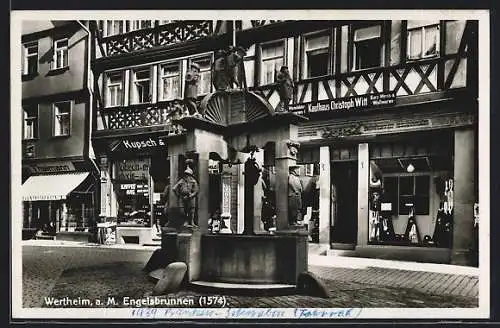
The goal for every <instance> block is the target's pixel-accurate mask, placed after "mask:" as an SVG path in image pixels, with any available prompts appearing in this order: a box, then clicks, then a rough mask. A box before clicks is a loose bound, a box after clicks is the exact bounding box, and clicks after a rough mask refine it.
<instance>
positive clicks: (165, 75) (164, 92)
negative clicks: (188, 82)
mask: <svg viewBox="0 0 500 328" xmlns="http://www.w3.org/2000/svg"><path fill="white" fill-rule="evenodd" d="M178 98H181V74H180V63H179V62H174V63H168V64H163V65H161V88H160V99H161V100H174V99H178Z"/></svg>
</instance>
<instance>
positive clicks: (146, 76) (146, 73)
mask: <svg viewBox="0 0 500 328" xmlns="http://www.w3.org/2000/svg"><path fill="white" fill-rule="evenodd" d="M135 78H136V79H137V80H143V79H149V69H147V70H142V71H137V72H136V73H135Z"/></svg>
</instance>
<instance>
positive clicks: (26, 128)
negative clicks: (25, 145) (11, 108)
mask: <svg viewBox="0 0 500 328" xmlns="http://www.w3.org/2000/svg"><path fill="white" fill-rule="evenodd" d="M23 116H24V117H23V139H35V138H38V105H31V106H23Z"/></svg>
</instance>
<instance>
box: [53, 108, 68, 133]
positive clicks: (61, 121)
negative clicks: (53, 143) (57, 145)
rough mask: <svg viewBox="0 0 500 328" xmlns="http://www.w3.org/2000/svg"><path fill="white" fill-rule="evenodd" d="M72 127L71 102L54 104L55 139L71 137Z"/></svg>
mask: <svg viewBox="0 0 500 328" xmlns="http://www.w3.org/2000/svg"><path fill="white" fill-rule="evenodd" d="M70 125H71V102H70V101H64V102H59V103H55V104H54V131H53V132H54V133H53V135H54V136H55V137H58V136H69V135H70Z"/></svg>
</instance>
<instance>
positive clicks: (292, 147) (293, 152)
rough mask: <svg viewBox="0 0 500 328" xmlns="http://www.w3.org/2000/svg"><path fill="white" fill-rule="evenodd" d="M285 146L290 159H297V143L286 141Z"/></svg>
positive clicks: (298, 146)
mask: <svg viewBox="0 0 500 328" xmlns="http://www.w3.org/2000/svg"><path fill="white" fill-rule="evenodd" d="M286 145H287V147H288V152H289V155H290V157H292V158H295V157H297V154H298V153H299V148H300V144H299V143H298V142H294V141H291V140H288V141H287V142H286Z"/></svg>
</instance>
